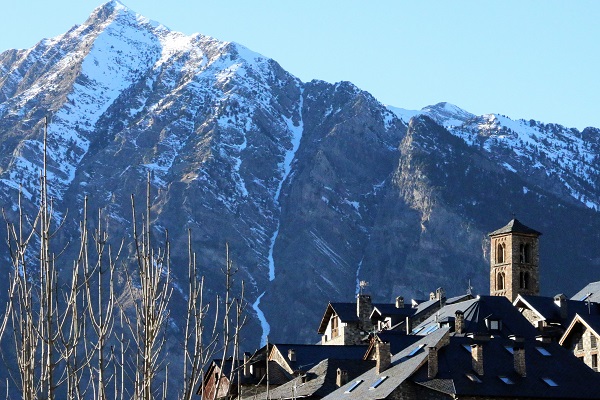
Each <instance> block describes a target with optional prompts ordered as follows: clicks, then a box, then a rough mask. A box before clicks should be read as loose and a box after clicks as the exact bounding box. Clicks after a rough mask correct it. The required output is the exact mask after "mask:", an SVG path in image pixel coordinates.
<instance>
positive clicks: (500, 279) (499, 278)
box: [496, 272, 504, 290]
mask: <svg viewBox="0 0 600 400" xmlns="http://www.w3.org/2000/svg"><path fill="white" fill-rule="evenodd" d="M496 290H504V272H498V274H496Z"/></svg>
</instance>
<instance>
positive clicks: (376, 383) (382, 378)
mask: <svg viewBox="0 0 600 400" xmlns="http://www.w3.org/2000/svg"><path fill="white" fill-rule="evenodd" d="M386 379H387V376H382V377H381V378H379V379H377V381H376V382H375V383H374V384H372V385H371V386H369V390H373V389H377V386H379V385H381V384H382V383H383V381H385V380H386Z"/></svg>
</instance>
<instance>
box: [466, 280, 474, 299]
mask: <svg viewBox="0 0 600 400" xmlns="http://www.w3.org/2000/svg"><path fill="white" fill-rule="evenodd" d="M467 295H469V296H472V295H473V286H471V280H470V279H469V284H468V286H467Z"/></svg>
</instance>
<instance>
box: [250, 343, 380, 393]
mask: <svg viewBox="0 0 600 400" xmlns="http://www.w3.org/2000/svg"><path fill="white" fill-rule="evenodd" d="M338 347H339V346H338ZM374 366H375V361H362V360H337V359H329V358H328V359H325V360H323V361H321V362H320V363H318V364H317V365H316V366H314V367H313V368H311V369H310V370H309V371H308V372H307V373H306V378H303V377H302V376H299V377H296V378H294V379H293V380H291V381H290V382H288V383H286V384H285V385H281V386H279V387H278V388H275V389H273V390H271V391H270V392H269V396H268V397H269V398H271V399H294V398H306V397H309V398H322V397H324V396H326V395H328V394H329V393H331V392H333V391H334V390H336V389H337V388H338V387H337V385H336V378H337V370H338V368H339V369H342V370H344V371H346V372H347V374H348V379H349V380H353V379H355V378H356V377H357V376H359V375H361V374H363V373H365V372H366V371H368V370H370V369H371V368H373V367H374ZM303 380H305V381H304V382H303ZM252 398H253V399H254V398H256V399H266V398H267V394H266V393H263V394H262V395H258V396H256V397H252Z"/></svg>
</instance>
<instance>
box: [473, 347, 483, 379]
mask: <svg viewBox="0 0 600 400" xmlns="http://www.w3.org/2000/svg"><path fill="white" fill-rule="evenodd" d="M471 357H472V359H473V371H475V373H476V374H477V375H480V376H481V375H483V346H482V345H481V344H479V343H476V344H472V345H471Z"/></svg>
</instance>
